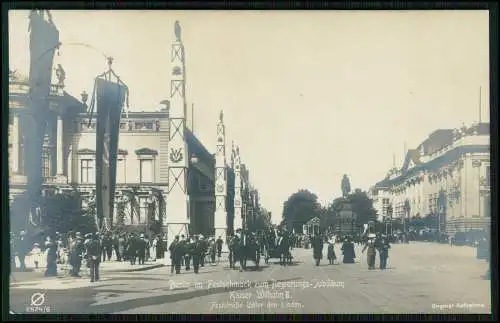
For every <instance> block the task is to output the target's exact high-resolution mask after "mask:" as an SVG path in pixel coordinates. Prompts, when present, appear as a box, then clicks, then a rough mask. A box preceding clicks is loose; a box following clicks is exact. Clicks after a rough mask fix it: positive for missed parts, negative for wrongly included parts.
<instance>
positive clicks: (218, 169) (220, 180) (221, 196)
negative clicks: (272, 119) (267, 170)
mask: <svg viewBox="0 0 500 323" xmlns="http://www.w3.org/2000/svg"><path fill="white" fill-rule="evenodd" d="M226 198H227V165H226V129H225V126H224V113H223V112H222V111H221V112H220V116H219V121H218V122H217V150H216V153H215V215H214V225H215V237H216V239H218V238H219V237H221V238H222V241H224V242H225V241H227V240H226V237H227V207H226ZM222 246H223V250H224V251H227V244H225V243H224V244H223V245H222Z"/></svg>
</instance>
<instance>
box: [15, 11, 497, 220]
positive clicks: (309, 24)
mask: <svg viewBox="0 0 500 323" xmlns="http://www.w3.org/2000/svg"><path fill="white" fill-rule="evenodd" d="M28 13H29V12H28V11H10V12H9V65H10V66H9V67H10V68H11V69H15V70H17V71H19V72H20V73H23V74H25V75H28V71H29V52H28V48H29V46H28V18H27V17H28ZM52 15H53V20H54V23H55V24H56V26H57V27H58V29H59V31H60V40H61V42H62V46H61V49H60V52H59V56H57V57H56V60H55V63H56V64H57V63H60V64H61V65H62V66H63V67H64V69H65V71H66V81H65V83H66V88H65V90H66V91H67V92H68V93H70V94H72V95H74V96H76V97H78V98H79V97H80V95H79V94H80V93H81V92H82V90H86V91H87V92H88V93H90V92H91V91H92V86H93V79H94V78H95V76H97V75H98V74H100V73H102V72H103V71H104V70H105V69H106V60H105V59H104V57H103V54H105V55H109V56H112V57H114V63H113V67H114V70H115V71H116V72H117V74H119V75H120V76H121V78H122V79H123V80H124V81H125V83H126V84H127V85H128V87H129V89H130V108H131V110H133V111H152V110H157V109H159V108H160V107H161V105H160V101H162V100H164V99H167V98H168V96H169V93H170V75H171V65H170V50H171V45H172V41H173V40H174V39H175V36H174V22H175V21H176V20H179V22H180V24H181V27H182V39H183V43H184V47H185V51H186V82H187V90H186V99H187V101H188V106H189V107H191V105H192V104H194V120H193V118H192V117H191V116H189V120H191V121H194V122H193V123H194V132H195V133H196V135H197V136H198V138H199V139H200V140H201V141H202V142H203V144H204V145H205V146H206V147H207V149H209V151H212V152H215V143H216V123H217V120H218V116H219V111H220V110H223V111H224V121H225V124H226V134H227V143H228V149H227V151H230V144H231V141H232V140H234V141H235V143H236V144H237V145H238V146H239V147H240V154H241V158H242V162H243V163H245V164H247V165H248V168H249V170H250V182H251V184H252V185H253V186H255V187H256V188H257V189H258V190H259V193H260V201H261V204H262V205H263V206H264V207H265V208H267V209H268V210H270V211H272V216H273V222H279V221H280V220H281V215H282V209H283V202H284V201H285V200H286V199H287V198H288V197H289V196H290V195H291V194H292V193H294V192H296V191H297V190H299V189H308V190H310V191H311V192H313V193H315V194H317V195H318V197H319V201H320V202H321V203H322V204H324V205H326V204H327V203H329V202H331V201H332V200H333V199H334V198H335V197H338V196H339V195H341V189H340V183H341V179H342V176H343V174H347V175H348V176H349V178H350V180H351V186H352V187H353V188H361V189H364V190H367V189H368V188H369V187H370V186H372V185H374V184H375V183H376V182H377V181H379V180H381V179H383V177H384V176H385V175H386V173H387V171H388V170H389V169H390V168H391V167H392V166H393V159H394V156H395V159H396V164H397V166H398V167H400V166H401V164H402V162H403V158H404V153H405V147H406V148H407V149H412V148H416V147H417V146H418V145H419V144H420V143H421V142H422V141H424V140H425V139H426V138H427V136H428V135H429V134H430V133H431V132H433V131H434V130H436V129H439V128H456V127H459V126H460V125H462V123H465V124H471V123H473V122H477V121H478V119H479V115H481V120H482V121H483V122H485V121H488V120H489V47H488V42H489V34H488V28H489V24H488V12H487V11H464V10H461V11H397V12H395V11H393V12H391V11H373V12H370V11H267V12H266V11H70V10H64V11H63V10H53V11H52ZM77 43H83V44H86V46H78V45H75V44H77ZM480 89H481V90H480ZM480 92H481V93H482V99H481V107H480V103H479V102H480V99H479V93H480ZM480 111H481V113H480ZM191 121H188V122H190V123H191ZM228 159H229V158H228Z"/></svg>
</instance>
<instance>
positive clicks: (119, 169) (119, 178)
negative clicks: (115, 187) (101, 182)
mask: <svg viewBox="0 0 500 323" xmlns="http://www.w3.org/2000/svg"><path fill="white" fill-rule="evenodd" d="M126 182H127V177H126V166H125V159H123V158H121V159H117V160H116V183H118V184H123V183H126Z"/></svg>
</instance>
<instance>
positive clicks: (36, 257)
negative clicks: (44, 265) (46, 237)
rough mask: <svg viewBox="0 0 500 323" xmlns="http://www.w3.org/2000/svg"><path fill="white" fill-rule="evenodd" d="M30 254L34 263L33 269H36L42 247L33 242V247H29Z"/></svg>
mask: <svg viewBox="0 0 500 323" xmlns="http://www.w3.org/2000/svg"><path fill="white" fill-rule="evenodd" d="M30 253H31V255H32V256H33V262H34V263H35V269H36V270H38V266H39V264H40V259H41V257H42V249H40V245H39V244H38V243H34V244H33V249H31V252H30Z"/></svg>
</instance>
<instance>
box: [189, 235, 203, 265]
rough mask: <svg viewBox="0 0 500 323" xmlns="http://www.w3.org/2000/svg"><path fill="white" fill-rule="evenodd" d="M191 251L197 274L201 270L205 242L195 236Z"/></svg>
mask: <svg viewBox="0 0 500 323" xmlns="http://www.w3.org/2000/svg"><path fill="white" fill-rule="evenodd" d="M190 253H191V257H192V259H193V270H194V273H195V274H197V273H198V272H199V270H200V264H201V257H203V243H202V241H200V239H199V237H198V236H194V241H193V242H192V244H191V246H190Z"/></svg>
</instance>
